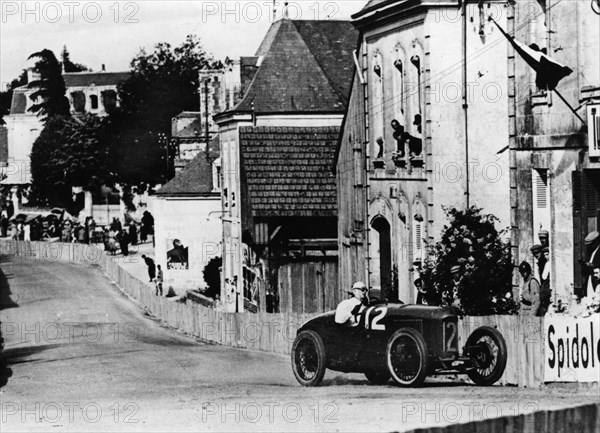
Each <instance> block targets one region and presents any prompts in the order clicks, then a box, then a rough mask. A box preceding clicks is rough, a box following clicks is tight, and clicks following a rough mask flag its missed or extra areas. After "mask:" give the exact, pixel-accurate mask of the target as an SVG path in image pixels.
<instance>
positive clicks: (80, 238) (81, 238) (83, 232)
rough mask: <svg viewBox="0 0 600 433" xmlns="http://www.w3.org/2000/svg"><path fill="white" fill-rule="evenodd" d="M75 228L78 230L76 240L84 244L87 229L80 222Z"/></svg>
mask: <svg viewBox="0 0 600 433" xmlns="http://www.w3.org/2000/svg"><path fill="white" fill-rule="evenodd" d="M77 229H78V230H79V231H78V232H77V242H79V243H81V244H86V243H87V229H86V228H85V227H82V226H81V224H80V225H78V226H77Z"/></svg>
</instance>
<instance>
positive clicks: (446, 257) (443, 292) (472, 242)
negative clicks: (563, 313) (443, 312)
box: [421, 207, 518, 316]
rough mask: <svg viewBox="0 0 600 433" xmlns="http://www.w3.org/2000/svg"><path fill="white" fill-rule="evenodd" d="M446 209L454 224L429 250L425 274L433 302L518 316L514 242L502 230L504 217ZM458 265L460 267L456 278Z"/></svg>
mask: <svg viewBox="0 0 600 433" xmlns="http://www.w3.org/2000/svg"><path fill="white" fill-rule="evenodd" d="M444 210H445V212H446V215H447V216H448V219H449V225H448V226H444V229H443V231H442V236H441V240H440V241H439V242H438V243H437V244H435V245H433V246H430V247H429V248H428V253H429V255H428V258H427V259H426V261H425V264H424V266H423V271H422V274H421V278H422V281H423V286H424V290H425V300H426V301H427V303H428V304H429V305H441V306H445V307H451V308H453V309H455V311H456V312H457V313H458V314H464V315H471V316H485V315H492V314H515V313H516V311H517V308H518V305H517V304H516V302H515V301H514V299H513V295H512V273H513V263H512V257H511V251H510V243H509V242H507V241H504V240H503V239H502V238H503V236H505V234H506V233H505V231H502V232H498V231H497V230H496V227H495V223H497V222H498V219H497V218H496V217H495V216H493V215H484V214H482V213H481V209H477V208H475V207H471V208H470V209H467V210H464V211H463V210H458V209H455V208H447V209H446V208H445V209H444ZM454 266H459V267H460V271H459V272H458V273H457V274H456V278H454V276H453V275H452V272H451V270H452V268H453V267H454Z"/></svg>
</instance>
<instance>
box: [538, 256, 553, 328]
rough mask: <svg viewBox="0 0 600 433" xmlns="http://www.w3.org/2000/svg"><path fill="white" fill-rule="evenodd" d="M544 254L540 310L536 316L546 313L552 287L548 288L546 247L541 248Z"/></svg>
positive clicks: (548, 261) (548, 264)
mask: <svg viewBox="0 0 600 433" xmlns="http://www.w3.org/2000/svg"><path fill="white" fill-rule="evenodd" d="M542 254H543V255H544V269H543V270H542V274H541V275H540V283H541V287H540V310H539V311H538V316H544V315H546V311H548V307H550V299H551V298H552V289H551V288H550V266H551V264H550V250H549V248H548V247H544V248H542Z"/></svg>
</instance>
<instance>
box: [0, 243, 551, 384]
mask: <svg viewBox="0 0 600 433" xmlns="http://www.w3.org/2000/svg"><path fill="white" fill-rule="evenodd" d="M0 254H3V255H10V256H13V257H16V258H20V259H23V260H45V261H51V262H71V263H80V264H87V265H98V266H100V267H101V268H102V270H103V272H104V273H105V274H106V275H107V276H108V278H110V279H111V280H112V281H114V282H115V283H116V284H117V285H118V286H119V287H120V288H121V290H122V291H124V292H125V293H127V294H128V295H129V296H130V297H131V298H133V299H134V300H135V301H137V302H138V303H139V304H140V305H141V306H143V307H144V308H146V309H147V310H148V311H149V312H150V313H151V314H152V315H153V316H155V317H157V318H159V319H160V320H162V321H163V322H164V323H165V324H166V325H168V326H170V327H173V328H177V329H179V330H181V331H183V332H186V333H188V334H189V335H192V336H195V337H197V338H200V339H202V340H204V341H207V342H212V343H216V344H222V345H227V346H232V347H238V348H244V349H249V350H258V351H265V352H271V353H278V354H289V353H290V351H291V346H292V342H293V340H294V338H295V336H296V330H297V329H298V328H299V327H300V326H301V325H302V324H303V323H304V322H306V321H307V320H309V319H310V318H311V317H314V316H315V315H314V314H297V313H286V314H267V313H259V314H250V313H224V312H219V311H215V310H214V309H212V308H208V307H204V306H202V305H198V304H196V303H191V302H190V303H185V304H184V303H180V302H174V301H173V300H172V299H171V300H170V299H168V298H164V297H158V296H155V294H154V289H153V288H152V287H150V286H148V285H147V284H146V283H145V282H143V281H141V280H140V279H138V278H136V277H135V276H133V275H131V274H130V273H129V272H127V271H126V270H125V269H123V267H122V266H121V263H122V261H123V258H122V257H120V256H109V255H106V254H104V252H103V250H102V247H100V246H95V245H91V246H90V245H83V244H60V243H44V242H15V241H2V242H0ZM483 325H488V326H493V327H495V328H497V329H498V330H499V331H500V332H501V333H502V335H503V336H504V338H505V340H506V344H507V347H508V360H507V365H506V371H505V373H504V375H503V377H502V378H501V380H500V384H502V385H518V386H525V387H539V386H541V385H542V384H543V366H544V362H543V360H544V342H543V339H542V335H543V333H542V331H543V320H542V319H541V318H538V317H524V316H490V317H465V318H463V319H462V320H460V321H459V329H458V335H459V347H462V345H464V344H465V341H466V338H467V337H468V336H469V335H470V334H471V332H473V330H475V329H476V328H477V327H479V326H483Z"/></svg>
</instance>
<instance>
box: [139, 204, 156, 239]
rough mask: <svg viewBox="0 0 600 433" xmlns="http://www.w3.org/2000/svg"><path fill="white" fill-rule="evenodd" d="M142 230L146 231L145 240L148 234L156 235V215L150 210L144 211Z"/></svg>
mask: <svg viewBox="0 0 600 433" xmlns="http://www.w3.org/2000/svg"><path fill="white" fill-rule="evenodd" d="M142 231H143V232H144V233H145V236H144V242H145V240H146V236H148V235H154V217H153V216H152V214H151V213H150V212H148V211H144V215H143V216H142ZM153 238H154V236H153Z"/></svg>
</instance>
